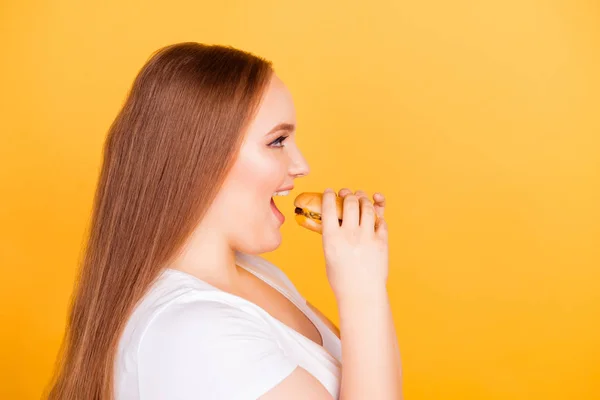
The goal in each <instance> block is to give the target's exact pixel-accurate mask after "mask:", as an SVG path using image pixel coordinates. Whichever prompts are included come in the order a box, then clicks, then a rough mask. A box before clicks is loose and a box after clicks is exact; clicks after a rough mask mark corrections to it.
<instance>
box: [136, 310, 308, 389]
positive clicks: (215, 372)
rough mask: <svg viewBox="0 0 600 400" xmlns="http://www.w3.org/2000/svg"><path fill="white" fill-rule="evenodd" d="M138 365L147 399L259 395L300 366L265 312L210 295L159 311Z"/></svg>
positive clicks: (141, 344)
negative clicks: (284, 349)
mask: <svg viewBox="0 0 600 400" xmlns="http://www.w3.org/2000/svg"><path fill="white" fill-rule="evenodd" d="M137 365H138V381H139V388H140V394H141V397H143V398H146V396H144V394H146V395H147V396H148V398H152V399H154V398H156V399H160V398H178V399H196V398H198V396H200V397H202V398H231V399H236V398H242V395H243V396H248V397H243V398H257V397H259V396H260V395H262V394H263V393H265V392H266V391H268V390H270V389H271V388H272V387H274V386H275V385H277V384H278V383H279V382H281V381H282V380H283V379H285V377H286V376H288V375H289V374H291V373H292V371H293V370H294V369H295V368H296V367H297V364H296V363H295V362H294V361H293V360H292V359H290V358H288V357H287V356H286V354H285V353H284V351H283V350H282V348H281V347H280V345H279V342H278V339H277V337H276V336H275V335H274V334H273V332H272V331H271V329H270V326H269V325H268V324H267V323H266V322H265V321H263V320H262V319H261V317H260V316H258V315H255V314H252V312H250V311H249V310H244V309H243V308H240V307H238V306H237V305H233V304H227V303H224V302H220V301H214V300H206V299H193V300H191V301H186V302H178V303H174V304H170V305H169V306H168V307H166V308H165V309H164V310H162V311H161V312H160V313H159V314H158V315H156V316H155V317H154V318H153V320H152V322H151V323H150V324H149V325H148V327H147V329H146V331H145V333H144V335H143V338H142V340H141V342H140V345H139V348H138V355H137ZM234 382H235V383H234Z"/></svg>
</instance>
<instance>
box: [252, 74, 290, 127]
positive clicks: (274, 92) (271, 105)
mask: <svg viewBox="0 0 600 400" xmlns="http://www.w3.org/2000/svg"><path fill="white" fill-rule="evenodd" d="M282 122H283V123H289V124H294V125H295V124H296V110H295V108H294V101H293V99H292V95H291V93H290V91H289V90H288V88H287V87H286V86H285V84H284V83H283V81H281V79H279V77H278V76H277V75H275V74H273V77H272V79H271V82H270V83H269V85H268V86H267V88H266V91H265V94H264V95H263V99H262V102H261V104H260V106H259V109H258V111H257V114H256V116H255V118H254V120H253V121H252V122H251V123H250V126H249V127H248V133H247V136H248V137H253V136H254V137H263V136H264V135H266V134H267V133H268V132H269V131H270V130H271V129H272V128H273V127H274V126H275V125H277V124H279V123H282Z"/></svg>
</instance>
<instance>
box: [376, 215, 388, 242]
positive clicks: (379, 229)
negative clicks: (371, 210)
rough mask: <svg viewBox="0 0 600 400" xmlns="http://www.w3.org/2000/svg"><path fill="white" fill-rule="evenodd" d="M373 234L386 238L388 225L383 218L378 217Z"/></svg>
mask: <svg viewBox="0 0 600 400" xmlns="http://www.w3.org/2000/svg"><path fill="white" fill-rule="evenodd" d="M375 234H376V235H377V236H379V237H380V238H381V239H384V240H386V241H387V240H388V225H387V222H386V220H385V219H383V218H379V219H378V220H377V223H376V224H375Z"/></svg>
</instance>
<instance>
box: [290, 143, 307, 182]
mask: <svg viewBox="0 0 600 400" xmlns="http://www.w3.org/2000/svg"><path fill="white" fill-rule="evenodd" d="M290 159H291V161H292V162H291V164H290V168H289V173H290V175H292V176H293V177H294V178H300V177H302V176H306V175H308V174H309V173H310V167H309V166H308V163H307V162H306V159H305V158H304V156H303V155H302V153H301V152H300V150H299V149H298V148H296V149H295V151H294V152H293V153H292V154H291V155H290Z"/></svg>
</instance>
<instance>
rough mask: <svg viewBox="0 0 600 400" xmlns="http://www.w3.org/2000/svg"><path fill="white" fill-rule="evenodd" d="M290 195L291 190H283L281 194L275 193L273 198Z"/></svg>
mask: <svg viewBox="0 0 600 400" xmlns="http://www.w3.org/2000/svg"><path fill="white" fill-rule="evenodd" d="M288 194H290V191H289V190H283V191H281V192H275V193H273V196H287V195H288Z"/></svg>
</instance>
